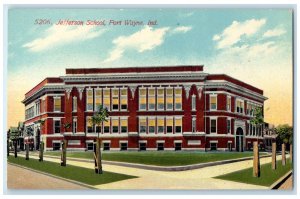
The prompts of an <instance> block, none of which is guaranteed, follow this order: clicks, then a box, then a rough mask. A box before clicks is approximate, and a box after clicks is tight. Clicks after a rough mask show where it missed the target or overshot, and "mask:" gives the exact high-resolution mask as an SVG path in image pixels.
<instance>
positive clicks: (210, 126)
mask: <svg viewBox="0 0 300 199" xmlns="http://www.w3.org/2000/svg"><path fill="white" fill-rule="evenodd" d="M213 120H215V121H216V126H215V128H216V131H215V132H212V125H211V123H212V121H213ZM209 124H210V125H209V132H210V134H217V132H218V128H217V126H218V118H210V122H209Z"/></svg>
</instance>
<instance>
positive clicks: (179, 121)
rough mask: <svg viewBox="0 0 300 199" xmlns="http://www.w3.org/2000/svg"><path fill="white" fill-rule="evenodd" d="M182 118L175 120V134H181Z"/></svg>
mask: <svg viewBox="0 0 300 199" xmlns="http://www.w3.org/2000/svg"><path fill="white" fill-rule="evenodd" d="M181 129H182V118H175V133H181Z"/></svg>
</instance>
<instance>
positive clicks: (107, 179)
mask: <svg viewBox="0 0 300 199" xmlns="http://www.w3.org/2000/svg"><path fill="white" fill-rule="evenodd" d="M8 162H11V163H14V164H18V165H21V166H24V167H28V168H31V169H34V170H38V171H42V172H45V173H49V174H52V175H55V176H59V177H62V178H66V179H70V180H74V181H78V182H82V183H85V184H89V185H99V184H106V183H111V182H116V181H120V180H126V179H131V178H136V176H130V175H124V174H119V173H112V172H108V171H103V174H95V171H94V170H93V169H87V168H82V167H77V166H72V165H67V166H66V167H62V166H60V164H59V163H55V162H48V161H43V162H39V161H38V160H36V159H30V160H25V158H23V157H18V158H15V157H12V156H9V157H8ZM33 177H34V176H33Z"/></svg>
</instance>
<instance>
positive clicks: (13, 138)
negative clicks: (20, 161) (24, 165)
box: [9, 127, 20, 158]
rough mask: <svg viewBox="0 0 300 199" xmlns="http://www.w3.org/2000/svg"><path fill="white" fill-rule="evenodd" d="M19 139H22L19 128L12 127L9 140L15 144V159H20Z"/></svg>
mask: <svg viewBox="0 0 300 199" xmlns="http://www.w3.org/2000/svg"><path fill="white" fill-rule="evenodd" d="M19 137H20V131H19V130H18V128H16V127H10V129H9V138H10V140H11V141H12V142H13V145H14V154H15V158H16V157H18V153H17V141H18V139H19Z"/></svg>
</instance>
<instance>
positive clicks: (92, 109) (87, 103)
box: [86, 88, 94, 112]
mask: <svg viewBox="0 0 300 199" xmlns="http://www.w3.org/2000/svg"><path fill="white" fill-rule="evenodd" d="M90 91H91V92H92V96H91V97H90V96H89V94H88V93H89V92H90ZM90 98H91V99H92V104H91V106H90V105H89V102H88V101H89V99H90ZM89 108H90V109H89ZM86 111H88V112H92V111H94V89H92V88H87V89H86Z"/></svg>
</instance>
